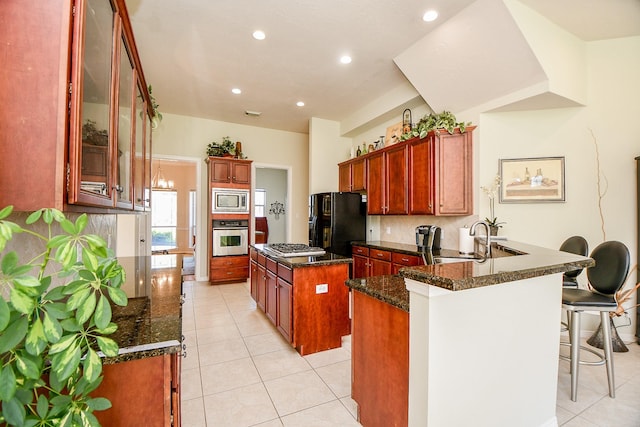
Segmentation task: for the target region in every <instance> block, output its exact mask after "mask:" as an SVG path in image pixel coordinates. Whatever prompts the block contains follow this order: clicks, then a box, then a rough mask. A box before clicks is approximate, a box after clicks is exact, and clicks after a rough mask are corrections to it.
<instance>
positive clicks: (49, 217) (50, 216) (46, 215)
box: [42, 209, 53, 224]
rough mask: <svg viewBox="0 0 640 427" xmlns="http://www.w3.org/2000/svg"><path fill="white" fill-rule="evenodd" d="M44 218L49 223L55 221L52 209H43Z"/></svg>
mask: <svg viewBox="0 0 640 427" xmlns="http://www.w3.org/2000/svg"><path fill="white" fill-rule="evenodd" d="M42 220H43V221H44V222H45V223H47V224H51V223H52V222H53V212H51V209H42Z"/></svg>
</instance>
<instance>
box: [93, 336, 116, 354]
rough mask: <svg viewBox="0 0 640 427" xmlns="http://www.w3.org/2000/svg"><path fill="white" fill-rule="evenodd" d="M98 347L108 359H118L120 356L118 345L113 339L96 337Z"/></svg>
mask: <svg viewBox="0 0 640 427" xmlns="http://www.w3.org/2000/svg"><path fill="white" fill-rule="evenodd" d="M96 341H97V342H98V347H100V350H102V352H103V353H104V354H105V356H108V357H116V356H117V355H118V344H116V342H115V341H114V340H112V339H111V338H106V337H96Z"/></svg>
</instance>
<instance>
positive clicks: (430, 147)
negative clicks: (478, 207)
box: [338, 126, 475, 216]
mask: <svg viewBox="0 0 640 427" xmlns="http://www.w3.org/2000/svg"><path fill="white" fill-rule="evenodd" d="M474 129H475V126H471V127H468V128H467V129H466V132H464V133H461V132H460V130H459V129H455V131H454V133H453V134H449V133H448V132H447V131H444V130H441V131H440V132H434V131H432V132H429V134H428V135H427V136H426V137H425V138H423V139H420V138H413V139H410V140H407V141H403V142H399V143H396V144H394V145H392V146H389V147H386V148H383V149H380V150H376V151H373V152H371V153H369V154H366V155H364V156H361V157H358V158H357V159H352V160H348V161H346V162H343V163H340V164H339V165H338V173H339V182H340V191H351V190H349V188H350V186H351V188H353V189H354V190H356V183H355V178H354V176H355V175H354V174H355V172H354V171H355V165H356V163H357V162H362V161H363V160H365V161H366V166H365V167H362V168H360V169H358V170H359V171H360V172H358V176H361V174H363V175H364V176H365V177H366V179H365V182H366V191H367V213H368V214H369V215H407V214H409V215H443V216H444V215H471V214H472V213H473V206H472V203H473V130H474ZM358 189H359V188H358Z"/></svg>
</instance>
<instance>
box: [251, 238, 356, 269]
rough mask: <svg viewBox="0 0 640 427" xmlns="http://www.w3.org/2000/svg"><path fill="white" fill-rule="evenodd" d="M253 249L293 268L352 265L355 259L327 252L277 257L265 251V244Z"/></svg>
mask: <svg viewBox="0 0 640 427" xmlns="http://www.w3.org/2000/svg"><path fill="white" fill-rule="evenodd" d="M251 247H252V248H254V249H255V250H257V251H258V252H260V253H261V254H262V255H264V256H266V257H268V258H271V259H273V260H275V261H277V262H279V263H280V264H284V265H287V266H289V267H291V268H300V267H317V266H320V265H335V264H350V263H352V262H353V259H351V258H348V257H344V256H342V255H337V254H334V253H331V252H325V253H324V255H314V256H295V257H281V256H277V255H275V254H274V253H273V252H269V250H268V249H265V244H263V243H256V244H253V245H251Z"/></svg>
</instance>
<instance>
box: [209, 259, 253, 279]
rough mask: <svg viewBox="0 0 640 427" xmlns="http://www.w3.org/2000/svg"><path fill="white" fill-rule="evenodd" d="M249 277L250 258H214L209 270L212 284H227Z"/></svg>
mask: <svg viewBox="0 0 640 427" xmlns="http://www.w3.org/2000/svg"><path fill="white" fill-rule="evenodd" d="M248 277H249V256H248V255H236V256H219V257H212V258H211V263H210V270H209V281H210V282H211V283H225V282H233V281H238V280H246V279H247V278H248Z"/></svg>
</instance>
